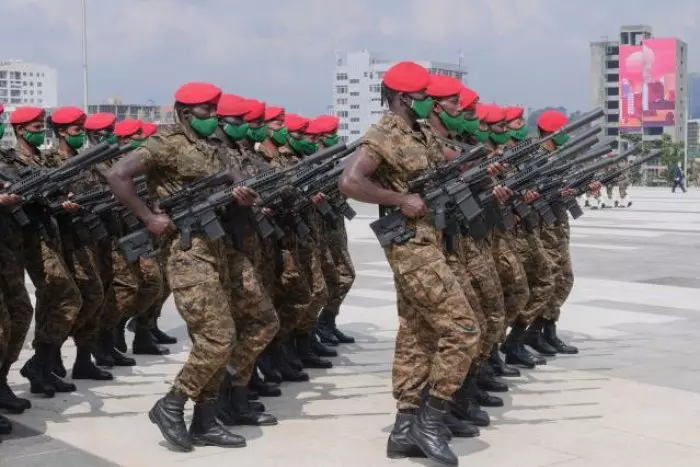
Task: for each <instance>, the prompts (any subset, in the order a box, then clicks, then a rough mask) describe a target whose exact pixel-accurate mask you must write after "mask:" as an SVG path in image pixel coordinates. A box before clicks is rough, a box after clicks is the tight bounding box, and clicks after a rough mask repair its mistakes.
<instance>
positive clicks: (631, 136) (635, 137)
mask: <svg viewBox="0 0 700 467" xmlns="http://www.w3.org/2000/svg"><path fill="white" fill-rule="evenodd" d="M620 138H621V139H623V140H625V141H628V142H629V144H630V146H634V145H638V144H643V149H642V151H641V155H646V154H649V153H650V152H651V151H654V150H659V149H660V150H661V154H660V155H659V158H658V159H654V160H652V161H650V162H649V163H647V164H648V165H654V164H656V165H659V166H662V167H663V177H664V178H665V179H666V180H667V181H669V182H670V181H672V180H673V168H674V167H675V166H676V165H677V164H678V162H681V161H683V148H684V146H683V143H682V142H680V143H675V142H673V140H672V139H671V136H670V135H668V134H665V133H664V134H663V135H661V139H656V140H652V141H649V140H646V139H645V140H642V135H641V134H639V133H624V134H622V135H621V136H620ZM639 172H640V173H639V174H638V176H639V181H641V180H642V178H644V177H643V176H642V174H641V171H639Z"/></svg>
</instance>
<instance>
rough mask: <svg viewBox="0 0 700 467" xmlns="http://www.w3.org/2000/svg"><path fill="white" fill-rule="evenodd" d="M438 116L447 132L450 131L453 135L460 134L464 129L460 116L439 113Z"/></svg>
mask: <svg viewBox="0 0 700 467" xmlns="http://www.w3.org/2000/svg"><path fill="white" fill-rule="evenodd" d="M439 116H440V121H441V122H442V124H443V125H445V128H446V129H447V131H451V132H453V133H460V132H461V131H462V129H463V128H464V119H463V118H462V114H459V115H457V116H456V117H453V116H452V115H450V114H448V113H447V112H440V114H439Z"/></svg>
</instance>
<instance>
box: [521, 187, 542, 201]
mask: <svg viewBox="0 0 700 467" xmlns="http://www.w3.org/2000/svg"><path fill="white" fill-rule="evenodd" d="M539 198H540V194H539V193H537V192H536V191H533V190H527V191H526V192H525V195H524V196H523V201H524V202H525V204H530V203H533V202H535V201H537V200H538V199H539Z"/></svg>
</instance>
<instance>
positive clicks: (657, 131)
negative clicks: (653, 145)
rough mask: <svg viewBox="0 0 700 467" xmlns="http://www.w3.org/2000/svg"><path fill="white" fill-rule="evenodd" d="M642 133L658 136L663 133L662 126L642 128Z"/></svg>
mask: <svg viewBox="0 0 700 467" xmlns="http://www.w3.org/2000/svg"><path fill="white" fill-rule="evenodd" d="M644 134H645V135H649V136H659V135H663V134H664V128H663V127H661V126H653V127H648V128H645V129H644Z"/></svg>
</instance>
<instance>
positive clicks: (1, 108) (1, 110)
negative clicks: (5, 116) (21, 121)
mask: <svg viewBox="0 0 700 467" xmlns="http://www.w3.org/2000/svg"><path fill="white" fill-rule="evenodd" d="M4 111H5V106H4V105H2V104H0V114H1V113H3V112H4Z"/></svg>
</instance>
